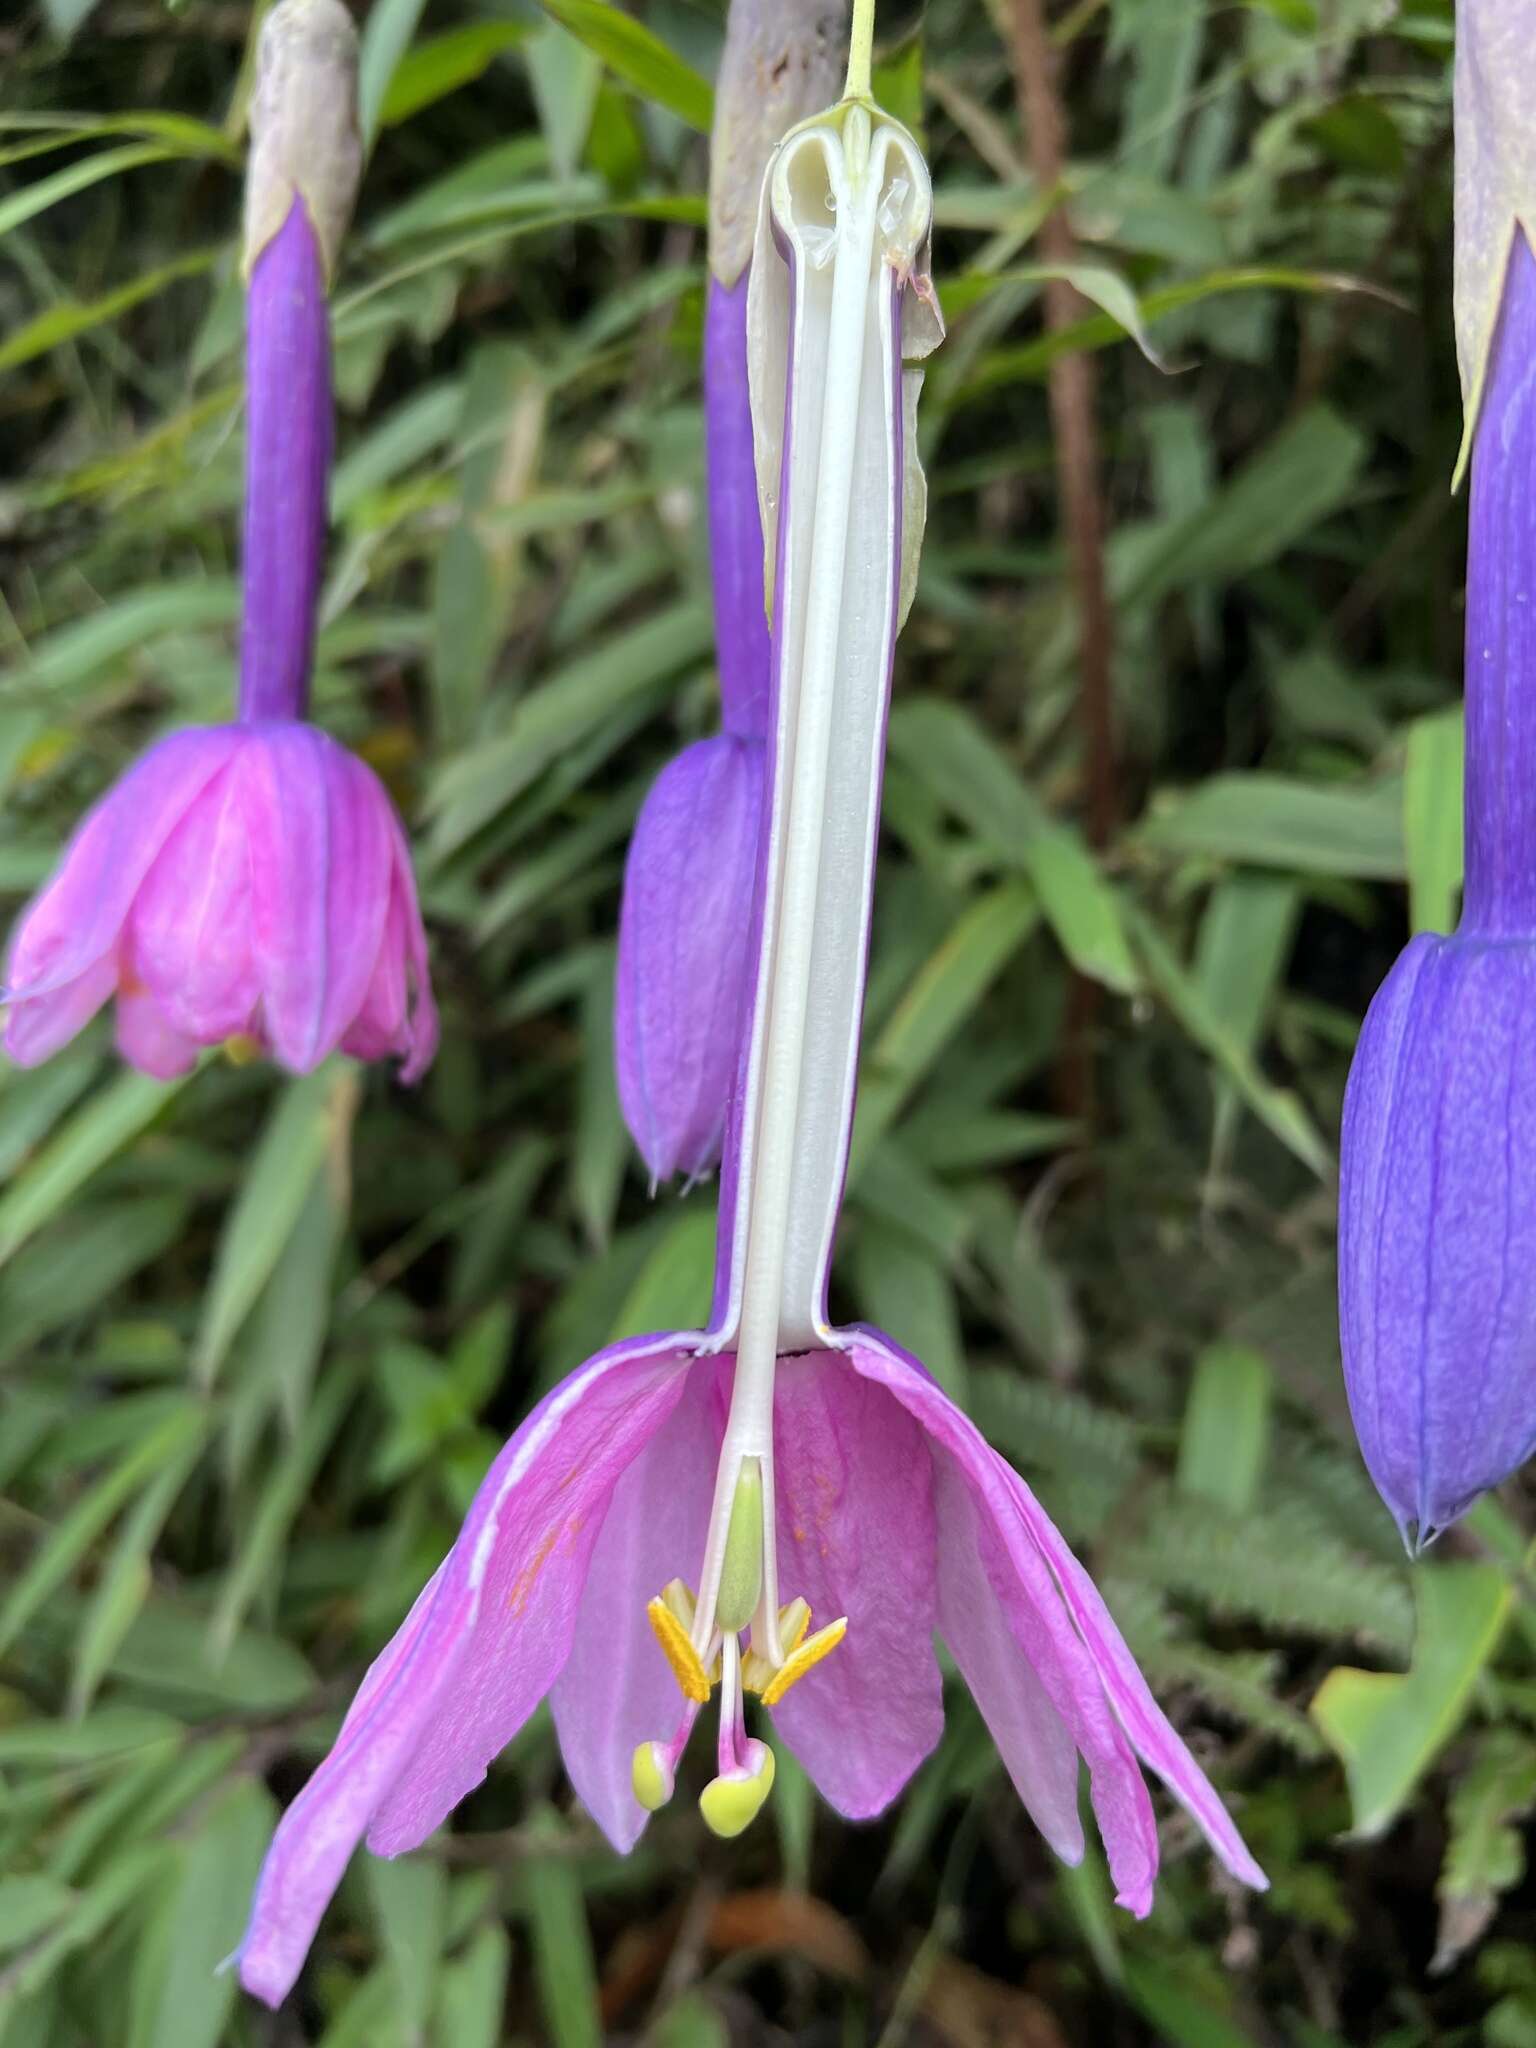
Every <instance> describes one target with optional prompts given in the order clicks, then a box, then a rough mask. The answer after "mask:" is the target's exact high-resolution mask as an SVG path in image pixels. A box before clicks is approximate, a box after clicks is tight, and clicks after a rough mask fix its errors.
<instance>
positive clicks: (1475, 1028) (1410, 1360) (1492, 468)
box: [1339, 232, 1536, 1548]
mask: <svg viewBox="0 0 1536 2048" xmlns="http://www.w3.org/2000/svg"><path fill="white" fill-rule="evenodd" d="M1466 720H1467V776H1466V893H1465V901H1464V906H1463V913H1462V920H1461V924H1460V926H1459V927H1458V929H1457V931H1456V933H1455V935H1454V937H1451V938H1439V937H1435V936H1432V935H1429V934H1424V935H1421V936H1420V937H1418V938H1416V939H1415V940H1414V941H1413V942H1412V944H1411V945H1410V946H1409V947H1408V948H1407V950H1406V952H1405V953H1404V954H1403V956H1402V958H1401V959H1400V960H1399V961H1398V962H1397V964H1396V966H1395V967H1394V968H1393V970H1392V972H1391V974H1390V975H1389V976H1388V977H1387V980H1386V981H1385V983H1384V984H1383V985H1382V987H1381V989H1380V990H1379V991H1378V993H1377V996H1376V999H1375V1001H1374V1002H1373V1003H1372V1005H1371V1008H1370V1012H1369V1014H1368V1015H1367V1017H1366V1020H1365V1026H1364V1029H1363V1030H1362V1032H1361V1035H1360V1044H1359V1047H1358V1049H1357V1051H1356V1054H1355V1061H1354V1066H1353V1068H1352V1070H1351V1073H1350V1078H1349V1088H1348V1092H1347V1095H1346V1097H1345V1105H1344V1133H1343V1146H1342V1155H1341V1162H1340V1165H1341V1186H1340V1218H1339V1306H1340V1323H1341V1332H1342V1339H1343V1351H1344V1370H1345V1376H1346V1379H1347V1382H1348V1386H1349V1398H1350V1406H1351V1409H1352V1410H1353V1413H1354V1419H1355V1428H1356V1430H1357V1432H1358V1434H1359V1437H1360V1445H1361V1449H1362V1450H1363V1451H1364V1453H1365V1460H1366V1463H1367V1465H1368V1466H1369V1467H1370V1470H1371V1476H1372V1477H1373V1478H1374V1480H1375V1481H1376V1484H1377V1486H1378V1488H1379V1489H1380V1491H1381V1493H1382V1496H1383V1498H1384V1499H1385V1500H1386V1502H1387V1505H1388V1506H1389V1507H1390V1508H1391V1510H1392V1512H1393V1514H1394V1515H1395V1516H1396V1517H1397V1521H1398V1525H1399V1527H1400V1528H1401V1529H1402V1531H1403V1534H1404V1537H1405V1540H1407V1541H1408V1542H1409V1543H1410V1544H1411V1545H1413V1546H1415V1547H1420V1548H1422V1546H1423V1545H1424V1544H1425V1543H1427V1542H1428V1541H1430V1539H1431V1538H1432V1537H1433V1536H1434V1535H1436V1534H1437V1533H1438V1531H1440V1530H1441V1529H1443V1528H1445V1527H1446V1525H1447V1524H1448V1523H1450V1522H1453V1521H1455V1520H1456V1518H1457V1517H1458V1516H1459V1515H1461V1514H1463V1513H1464V1512H1465V1511H1466V1509H1467V1508H1468V1507H1470V1506H1471V1504H1472V1503H1473V1502H1474V1501H1475V1500H1476V1499H1477V1497H1478V1495H1479V1494H1481V1493H1482V1492H1484V1491H1485V1490H1486V1489H1487V1488H1488V1487H1490V1486H1496V1485H1497V1484H1498V1483H1499V1482H1500V1481H1501V1480H1502V1479H1504V1478H1507V1477H1508V1475H1509V1474H1510V1473H1511V1472H1513V1471H1514V1470H1515V1469H1516V1467H1517V1466H1519V1465H1520V1464H1522V1463H1523V1462H1524V1461H1525V1459H1526V1458H1527V1457H1528V1456H1529V1455H1530V1453H1531V1451H1532V1449H1533V1448H1536V256H1533V254H1532V251H1531V247H1530V245H1529V243H1528V242H1527V240H1526V237H1525V234H1524V233H1523V232H1517V233H1516V234H1515V237H1514V246H1513V250H1512V253H1511V254H1510V256H1509V260H1508V271H1507V279H1506V282H1505V284H1504V289H1503V295H1502V302H1501V304H1500V307H1499V311H1498V318H1497V323H1496V326H1495V330H1494V334H1493V340H1492V346H1491V353H1490V359H1489V365H1488V370H1487V374H1486V378H1485V379H1484V380H1483V387H1482V390H1481V393H1480V406H1479V411H1478V417H1477V423H1476V439H1475V443H1474V446H1473V451H1472V507H1471V532H1470V542H1469V551H1468V568H1467V645H1466Z"/></svg>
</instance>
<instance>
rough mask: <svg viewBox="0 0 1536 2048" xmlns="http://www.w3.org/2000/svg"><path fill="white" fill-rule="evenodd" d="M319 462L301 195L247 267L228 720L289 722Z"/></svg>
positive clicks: (310, 612) (321, 391)
mask: <svg viewBox="0 0 1536 2048" xmlns="http://www.w3.org/2000/svg"><path fill="white" fill-rule="evenodd" d="M330 463H331V344H330V321H329V313H328V309H327V305H326V297H325V280H324V275H323V272H322V268H321V260H320V251H319V246H318V244H317V242H316V239H315V235H314V231H313V229H312V228H311V227H310V224H309V216H308V214H307V213H306V212H305V208H304V202H303V200H302V199H295V200H294V201H293V204H292V206H291V208H290V210H289V213H288V218H287V220H286V221H285V222H284V224H283V226H282V228H281V229H280V230H279V231H278V233H277V234H276V235H274V236H273V238H272V240H271V241H270V242H268V243H267V245H266V247H265V248H264V249H263V250H262V252H261V254H260V255H259V256H258V257H257V259H256V265H255V268H254V269H253V271H252V272H251V283H250V292H249V296H248V300H247V312H246V467H245V613H244V618H243V620H242V624H241V629H240V716H241V717H242V718H243V719H245V720H247V721H251V720H257V719H276V718H300V717H302V716H303V714H304V709H305V704H306V701H307V699H308V695H309V672H310V663H311V659H312V657H313V653H314V640H315V617H316V612H317V609H318V606H319V600H320V570H321V563H322V560H323V558H324V551H325V523H326V486H327V480H328V478H329V474H330Z"/></svg>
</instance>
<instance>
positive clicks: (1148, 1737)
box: [1004, 1467, 1269, 1892]
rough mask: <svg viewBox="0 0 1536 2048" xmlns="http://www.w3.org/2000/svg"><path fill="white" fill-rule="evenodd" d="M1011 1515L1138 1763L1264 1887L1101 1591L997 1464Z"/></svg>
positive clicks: (1230, 1861)
mask: <svg viewBox="0 0 1536 2048" xmlns="http://www.w3.org/2000/svg"><path fill="white" fill-rule="evenodd" d="M1004 1469H1005V1470H1006V1471H1007V1473H1008V1478H1009V1481H1010V1482H1011V1484H1012V1487H1013V1493H1014V1498H1015V1500H1016V1501H1017V1503H1018V1508H1019V1513H1020V1515H1021V1517H1022V1519H1023V1521H1024V1524H1025V1527H1026V1528H1027V1529H1028V1530H1029V1533H1030V1535H1031V1536H1032V1537H1033V1539H1034V1541H1035V1543H1036V1544H1037V1545H1038V1547H1039V1549H1040V1552H1041V1554H1042V1556H1043V1557H1044V1558H1045V1559H1046V1561H1047V1562H1048V1563H1049V1565H1050V1567H1051V1569H1052V1571H1053V1572H1054V1573H1055V1574H1056V1578H1057V1581H1058V1582H1059V1584H1060V1587H1061V1593H1062V1598H1063V1599H1064V1600H1065V1601H1066V1604H1067V1610H1068V1612H1069V1613H1070V1614H1071V1616H1072V1619H1073V1621H1074V1622H1075V1623H1076V1625H1077V1629H1078V1632H1079V1634H1080V1635H1081V1636H1082V1638H1083V1641H1084V1642H1085V1643H1086V1644H1087V1645H1088V1649H1089V1653H1090V1654H1091V1656H1092V1657H1093V1661H1094V1663H1095V1664H1096V1665H1097V1666H1098V1670H1099V1676H1100V1678H1101V1679H1102V1680H1103V1683H1104V1689H1105V1691H1106V1692H1107V1693H1108V1695H1109V1699H1110V1704H1111V1705H1112V1706H1113V1708H1114V1710H1115V1714H1116V1717H1117V1718H1118V1720H1119V1722H1120V1725H1121V1726H1122V1727H1123V1728H1124V1729H1125V1732H1126V1734H1127V1735H1129V1737H1130V1738H1131V1742H1132V1743H1133V1745H1134V1746H1135V1750H1136V1754H1137V1755H1138V1756H1139V1757H1140V1758H1141V1760H1142V1762H1143V1763H1145V1764H1146V1765H1148V1767H1149V1768H1150V1769H1152V1770H1154V1771H1156V1773H1157V1775H1158V1776H1159V1777H1160V1778H1161V1779H1162V1781H1163V1783H1164V1784H1165V1785H1166V1786H1167V1787H1168V1790H1169V1791H1170V1792H1171V1793H1172V1794H1173V1796H1174V1798H1175V1799H1177V1800H1178V1802H1179V1804H1180V1805H1181V1806H1182V1807H1183V1808H1184V1810H1185V1812H1186V1813H1188V1814H1190V1815H1191V1816H1192V1818H1193V1819H1194V1821H1195V1823H1196V1825H1197V1826H1198V1827H1199V1829H1200V1832H1201V1834H1203V1835H1204V1836H1205V1839H1206V1840H1207V1841H1208V1842H1209V1843H1210V1845H1211V1847H1212V1848H1213V1849H1214V1850H1215V1851H1216V1854H1217V1855H1218V1856H1219V1857H1220V1858H1221V1860H1222V1862H1223V1863H1224V1864H1225V1865H1226V1866H1227V1868H1228V1870H1230V1871H1231V1872H1232V1875H1233V1876H1234V1877H1238V1878H1241V1879H1242V1881H1243V1883H1244V1884H1247V1885H1252V1886H1253V1888H1254V1890H1255V1891H1261V1892H1262V1891H1268V1889H1269V1879H1268V1878H1267V1877H1266V1876H1265V1875H1264V1873H1263V1871H1262V1870H1261V1869H1260V1868H1259V1866H1258V1864H1257V1863H1255V1862H1254V1860H1253V1857H1252V1856H1251V1855H1250V1854H1249V1852H1248V1846H1247V1844H1246V1843H1245V1842H1244V1840H1243V1838H1242V1836H1241V1835H1240V1834H1239V1833H1238V1832H1237V1829H1236V1828H1235V1827H1234V1826H1233V1825H1232V1817H1231V1815H1230V1814H1229V1813H1228V1812H1227V1809H1226V1808H1225V1807H1224V1806H1223V1805H1222V1803H1221V1800H1220V1799H1219V1798H1218V1797H1217V1795H1216V1791H1215V1788H1214V1787H1213V1786H1212V1784H1211V1781H1210V1779H1209V1778H1207V1777H1206V1775H1205V1773H1204V1771H1202V1770H1201V1768H1200V1766H1199V1765H1198V1764H1197V1763H1196V1762H1195V1760H1194V1758H1193V1757H1192V1756H1191V1755H1190V1753H1189V1751H1188V1749H1187V1748H1186V1747H1185V1745H1184V1743H1183V1742H1182V1741H1181V1739H1180V1738H1179V1736H1178V1735H1177V1734H1176V1733H1175V1732H1174V1729H1173V1726H1172V1724H1171V1722H1170V1721H1169V1719H1168V1716H1167V1715H1166V1714H1165V1713H1164V1712H1163V1710H1162V1708H1161V1707H1160V1706H1159V1705H1158V1704H1157V1701H1156V1700H1155V1699H1154V1698H1153V1697H1152V1693H1151V1690H1150V1688H1149V1687H1148V1685H1147V1681H1146V1680H1145V1679H1144V1678H1143V1677H1142V1675H1141V1669H1140V1667H1139V1665H1138V1664H1137V1662H1136V1659H1135V1658H1134V1657H1133V1656H1132V1655H1131V1653H1130V1651H1129V1650H1128V1649H1127V1648H1126V1646H1125V1638H1124V1637H1123V1636H1122V1635H1121V1633H1120V1631H1119V1629H1118V1628H1116V1626H1115V1623H1114V1619H1113V1617H1112V1616H1111V1614H1110V1611H1109V1609H1108V1608H1107V1607H1106V1606H1105V1605H1104V1600H1103V1596H1102V1595H1101V1594H1100V1592H1099V1589H1098V1587H1097V1586H1095V1584H1094V1583H1093V1581H1092V1579H1090V1578H1089V1576H1088V1574H1087V1572H1085V1571H1084V1570H1083V1567H1082V1566H1081V1565H1080V1564H1079V1563H1078V1561H1077V1559H1076V1558H1075V1557H1074V1556H1073V1555H1072V1552H1071V1551H1070V1550H1069V1549H1068V1548H1067V1545H1066V1544H1065V1543H1064V1542H1063V1541H1062V1538H1061V1534H1060V1532H1059V1530H1057V1528H1056V1527H1055V1525H1054V1524H1053V1523H1052V1521H1051V1520H1050V1517H1049V1516H1048V1515H1047V1514H1046V1512H1045V1510H1044V1509H1043V1508H1042V1507H1041V1505H1040V1503H1039V1502H1038V1501H1037V1500H1036V1499H1035V1497H1034V1495H1033V1494H1032V1493H1031V1492H1030V1490H1029V1488H1028V1487H1027V1486H1026V1485H1025V1484H1024V1481H1023V1480H1022V1479H1021V1478H1020V1477H1019V1475H1018V1473H1017V1472H1015V1471H1013V1470H1012V1468H1011V1467H1005V1468H1004Z"/></svg>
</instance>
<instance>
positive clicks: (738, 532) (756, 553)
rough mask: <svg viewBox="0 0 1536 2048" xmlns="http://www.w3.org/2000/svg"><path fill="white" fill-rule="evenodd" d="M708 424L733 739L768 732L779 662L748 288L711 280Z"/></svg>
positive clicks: (713, 560)
mask: <svg viewBox="0 0 1536 2048" xmlns="http://www.w3.org/2000/svg"><path fill="white" fill-rule="evenodd" d="M704 424H705V454H706V458H707V461H708V466H709V566H710V574H711V578H712V581H713V584H714V594H715V644H716V648H717V658H718V660H719V664H720V711H721V718H722V722H723V723H724V726H725V729H726V731H727V732H729V733H735V734H736V735H737V736H738V737H739V738H742V739H754V740H761V739H764V738H766V736H767V731H768V694H769V684H770V669H771V664H772V656H771V654H770V651H769V645H768V608H767V605H766V603H765V601H764V597H763V527H762V520H761V518H760V517H759V514H758V508H757V469H756V464H755V460H754V457H753V453H752V400H751V394H750V392H749V390H748V388H747V280H746V277H745V275H743V276H741V277H740V278H738V279H737V281H736V283H735V284H733V285H731V286H729V287H727V286H725V285H722V284H719V283H717V281H716V280H715V279H714V278H711V279H710V280H709V288H708V297H707V299H706V301H705V314H704Z"/></svg>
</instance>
